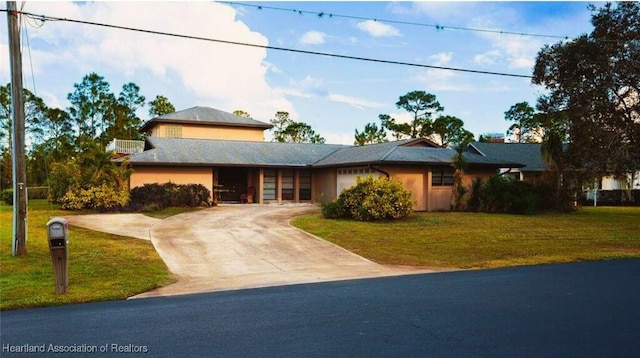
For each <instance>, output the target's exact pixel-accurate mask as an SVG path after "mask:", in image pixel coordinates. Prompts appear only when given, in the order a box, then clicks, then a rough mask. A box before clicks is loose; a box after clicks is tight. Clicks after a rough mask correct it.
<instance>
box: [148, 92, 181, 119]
mask: <svg viewBox="0 0 640 358" xmlns="http://www.w3.org/2000/svg"><path fill="white" fill-rule="evenodd" d="M148 104H149V115H150V116H151V117H157V116H161V115H163V114H168V113H173V112H175V111H176V108H175V107H174V106H173V104H171V102H169V99H168V98H167V97H165V96H159V95H158V96H156V98H155V99H154V100H153V101H151V102H149V103H148Z"/></svg>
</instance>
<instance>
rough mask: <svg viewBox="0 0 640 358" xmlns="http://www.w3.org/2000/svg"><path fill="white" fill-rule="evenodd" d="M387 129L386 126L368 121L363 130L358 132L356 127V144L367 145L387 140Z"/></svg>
mask: <svg viewBox="0 0 640 358" xmlns="http://www.w3.org/2000/svg"><path fill="white" fill-rule="evenodd" d="M387 141H388V139H387V131H385V129H384V126H380V128H378V125H376V124H375V123H367V124H366V125H365V126H364V129H363V130H362V132H358V130H357V129H356V134H355V141H354V143H353V144H354V145H365V144H375V143H383V142H387Z"/></svg>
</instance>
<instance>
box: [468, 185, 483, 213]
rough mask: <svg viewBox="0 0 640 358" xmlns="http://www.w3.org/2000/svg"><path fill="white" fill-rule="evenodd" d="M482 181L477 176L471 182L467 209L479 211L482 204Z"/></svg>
mask: <svg viewBox="0 0 640 358" xmlns="http://www.w3.org/2000/svg"><path fill="white" fill-rule="evenodd" d="M483 185H484V181H483V180H482V178H480V177H478V178H475V179H473V181H472V182H471V190H470V191H469V200H468V201H467V209H468V210H469V211H479V210H480V206H481V205H482V186H483Z"/></svg>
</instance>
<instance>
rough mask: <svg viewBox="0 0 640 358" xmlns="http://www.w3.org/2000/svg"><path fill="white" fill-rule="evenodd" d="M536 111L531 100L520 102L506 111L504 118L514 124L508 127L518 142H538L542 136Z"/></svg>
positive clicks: (508, 131)
mask: <svg viewBox="0 0 640 358" xmlns="http://www.w3.org/2000/svg"><path fill="white" fill-rule="evenodd" d="M535 115H536V111H535V109H534V108H533V107H531V106H530V105H529V102H526V101H525V102H519V103H516V104H514V105H513V106H511V108H509V110H507V111H506V112H504V119H505V120H506V121H508V122H513V124H512V125H511V126H510V127H509V129H507V135H512V136H514V138H515V142H516V143H537V142H539V141H540V139H541V137H542V132H541V128H540V127H539V123H538V122H537V120H536V118H535Z"/></svg>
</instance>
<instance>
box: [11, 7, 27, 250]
mask: <svg viewBox="0 0 640 358" xmlns="http://www.w3.org/2000/svg"><path fill="white" fill-rule="evenodd" d="M7 10H8V11H7V24H8V25H9V59H10V63H11V114H12V116H11V117H12V119H11V127H12V130H13V138H12V139H13V141H12V143H11V157H12V169H13V246H12V249H13V256H21V255H26V254H27V170H26V164H25V155H24V152H25V151H24V100H23V96H24V91H23V89H22V53H21V52H20V22H19V19H18V12H17V8H16V3H15V1H7Z"/></svg>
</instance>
